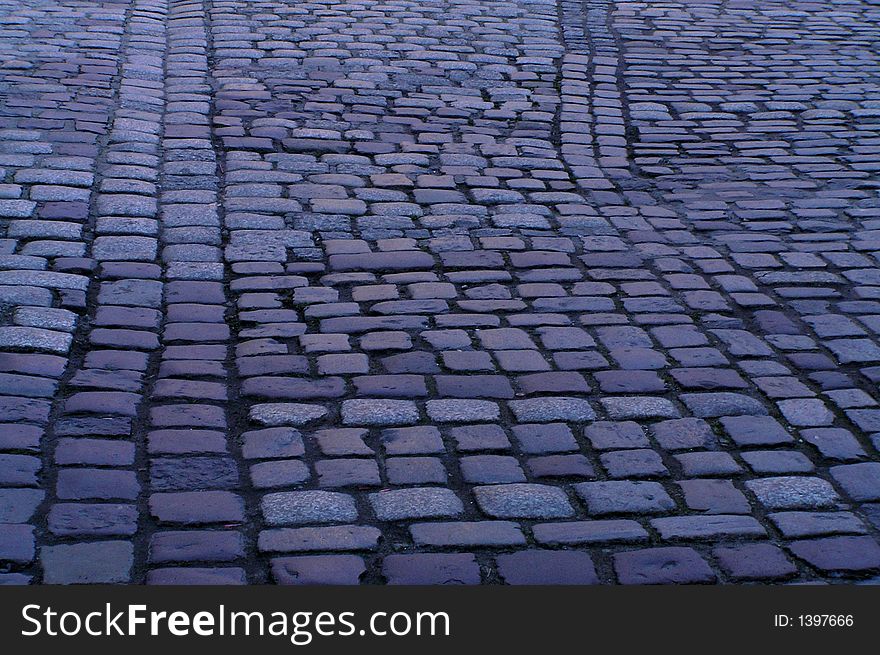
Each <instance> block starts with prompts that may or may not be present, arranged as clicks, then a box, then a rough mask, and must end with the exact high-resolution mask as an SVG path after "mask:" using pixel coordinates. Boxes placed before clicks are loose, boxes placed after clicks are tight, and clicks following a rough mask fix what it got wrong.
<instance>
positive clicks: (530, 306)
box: [0, 0, 880, 584]
mask: <svg viewBox="0 0 880 655" xmlns="http://www.w3.org/2000/svg"><path fill="white" fill-rule="evenodd" d="M878 260H880V4H878V2H877V0H815V1H809V0H808V1H803V2H800V1H799V2H791V1H788V0H760V1H758V0H668V1H667V0H661V1H657V2H653V1H652V2H635V1H634V2H629V1H623V0H621V1H617V0H351V1H348V2H337V1H332V0H324V1H316V2H294V1H293V0H105V1H103V2H100V1H90V0H0V351H2V354H0V394H2V395H0V422H2V426H0V524H2V525H0V581H2V582H8V583H28V582H31V583H39V582H43V583H82V582H91V583H96V582H119V583H126V582H133V583H144V582H145V583H150V584H162V583H224V584H226V583H228V584H237V583H262V582H279V583H328V582H329V583H357V582H361V583H389V584H406V583H467V584H470V583H479V582H482V583H501V582H504V583H514V584H517V583H533V582H549V583H555V582H569V583H593V582H602V583H691V582H748V581H765V582H776V583H779V582H789V581H791V582H809V581H840V580H845V581H853V580H873V581H875V582H876V581H878V579H880V578H878V577H877V576H878V574H880V545H878V535H880V455H878V449H880V404H878V399H880V393H878V390H877V384H878V382H880V261H878Z"/></svg>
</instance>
